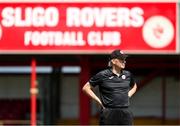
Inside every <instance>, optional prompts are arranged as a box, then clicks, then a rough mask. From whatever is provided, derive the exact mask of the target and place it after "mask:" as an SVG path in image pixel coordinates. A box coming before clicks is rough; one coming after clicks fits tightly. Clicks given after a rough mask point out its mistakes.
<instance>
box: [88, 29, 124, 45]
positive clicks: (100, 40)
mask: <svg viewBox="0 0 180 126" xmlns="http://www.w3.org/2000/svg"><path fill="white" fill-rule="evenodd" d="M88 44H89V45H90V46H118V45H120V44H121V35H120V33H119V32H116V31H114V32H103V33H102V32H94V31H91V32H89V34H88Z"/></svg>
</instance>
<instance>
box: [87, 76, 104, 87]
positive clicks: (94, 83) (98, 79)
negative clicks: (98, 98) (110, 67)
mask: <svg viewBox="0 0 180 126" xmlns="http://www.w3.org/2000/svg"><path fill="white" fill-rule="evenodd" d="M101 81H102V75H101V73H97V74H96V75H94V76H93V77H91V78H90V80H89V83H90V85H91V86H93V87H95V86H97V85H99V84H100V83H101Z"/></svg>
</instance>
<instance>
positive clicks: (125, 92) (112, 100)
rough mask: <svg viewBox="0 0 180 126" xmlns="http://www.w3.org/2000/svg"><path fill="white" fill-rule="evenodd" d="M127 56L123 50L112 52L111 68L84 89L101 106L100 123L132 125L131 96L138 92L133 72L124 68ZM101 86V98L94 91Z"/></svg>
mask: <svg viewBox="0 0 180 126" xmlns="http://www.w3.org/2000/svg"><path fill="white" fill-rule="evenodd" d="M126 57H127V55H125V54H124V53H123V52H122V51H121V50H114V51H113V52H112V53H111V54H110V61H109V66H110V68H108V69H105V70H103V71H100V72H99V73H97V74H96V75H94V76H93V77H92V78H91V79H90V80H89V81H88V82H87V83H86V84H85V85H84V87H83V91H84V92H85V93H86V94H87V95H88V96H89V97H90V98H92V99H93V100H95V101H96V102H97V103H98V104H99V105H100V106H101V112H100V121H99V123H100V125H113V124H114V125H132V124H133V115H132V112H131V111H130V110H129V108H128V107H129V98H130V97H131V96H132V95H133V94H134V93H135V92H136V89H137V84H136V82H135V81H134V78H133V76H132V74H131V73H130V72H129V71H126V70H124V68H125V64H126V61H125V60H126ZM95 86H99V93H100V98H98V97H97V95H96V94H95V93H94V92H93V87H95Z"/></svg>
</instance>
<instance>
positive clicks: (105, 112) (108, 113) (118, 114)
mask: <svg viewBox="0 0 180 126" xmlns="http://www.w3.org/2000/svg"><path fill="white" fill-rule="evenodd" d="M99 124H100V125H133V114H132V112H131V111H130V110H129V108H106V109H101V112H100V121H99Z"/></svg>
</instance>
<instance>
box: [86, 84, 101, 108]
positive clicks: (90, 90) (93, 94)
mask: <svg viewBox="0 0 180 126" xmlns="http://www.w3.org/2000/svg"><path fill="white" fill-rule="evenodd" d="M83 91H84V92H85V93H86V94H87V95H88V96H89V97H90V98H92V99H93V100H94V101H96V102H97V103H98V104H99V105H100V106H101V107H103V108H104V106H103V104H102V102H101V100H100V99H99V98H98V97H97V96H96V94H95V93H94V92H93V90H92V87H91V86H90V84H89V82H87V83H86V84H85V85H84V87H83Z"/></svg>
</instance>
